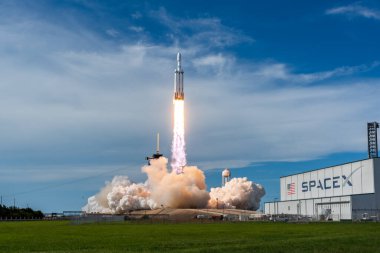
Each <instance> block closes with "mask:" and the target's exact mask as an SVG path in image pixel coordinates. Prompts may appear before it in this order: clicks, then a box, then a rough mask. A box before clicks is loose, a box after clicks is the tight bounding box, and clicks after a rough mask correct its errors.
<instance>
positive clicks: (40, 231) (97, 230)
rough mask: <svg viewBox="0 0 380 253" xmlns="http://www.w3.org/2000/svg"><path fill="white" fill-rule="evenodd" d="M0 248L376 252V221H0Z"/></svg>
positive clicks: (379, 244) (379, 237)
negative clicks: (299, 222) (79, 223)
mask: <svg viewBox="0 0 380 253" xmlns="http://www.w3.org/2000/svg"><path fill="white" fill-rule="evenodd" d="M0 252H1V253H5V252H224V253H225V252H292V253H294V252H323V253H326V252H344V253H348V252H371V253H372V252H380V223H366V224H364V223H311V224H284V223H252V222H249V223H211V224H186V223H182V224H136V223H128V222H125V223H112V224H110V223H108V224H82V225H72V224H70V223H69V222H58V221H41V222H0Z"/></svg>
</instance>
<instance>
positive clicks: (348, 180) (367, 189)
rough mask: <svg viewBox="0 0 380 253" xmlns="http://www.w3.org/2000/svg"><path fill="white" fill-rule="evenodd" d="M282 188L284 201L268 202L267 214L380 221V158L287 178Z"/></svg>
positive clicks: (282, 183)
mask: <svg viewBox="0 0 380 253" xmlns="http://www.w3.org/2000/svg"><path fill="white" fill-rule="evenodd" d="M280 188H281V201H274V202H266V203H265V204H264V208H265V213H266V214H275V215H279V214H289V215H302V216H310V217H313V218H315V219H318V220H320V219H326V220H327V219H329V220H358V219H363V218H365V219H376V220H379V219H380V158H371V159H365V160H360V161H356V162H350V163H346V164H341V165H336V166H332V167H327V168H321V169H318V170H312V171H307V172H304V173H299V174H294V175H289V176H284V177H281V178H280Z"/></svg>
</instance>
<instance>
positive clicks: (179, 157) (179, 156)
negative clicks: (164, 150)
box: [171, 99, 187, 174]
mask: <svg viewBox="0 0 380 253" xmlns="http://www.w3.org/2000/svg"><path fill="white" fill-rule="evenodd" d="M173 104H174V126H173V143H172V161H171V167H172V171H175V172H176V173H177V174H181V173H183V168H184V166H186V163H187V161H186V148H185V111H184V109H185V101H184V100H177V99H175V100H174V101H173Z"/></svg>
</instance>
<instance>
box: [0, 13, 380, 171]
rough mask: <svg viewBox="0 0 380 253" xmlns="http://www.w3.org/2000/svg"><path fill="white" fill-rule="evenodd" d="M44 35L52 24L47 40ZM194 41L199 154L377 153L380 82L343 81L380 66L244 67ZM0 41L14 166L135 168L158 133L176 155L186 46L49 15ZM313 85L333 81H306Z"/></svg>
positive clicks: (191, 123) (207, 159) (244, 157)
mask: <svg viewBox="0 0 380 253" xmlns="http://www.w3.org/2000/svg"><path fill="white" fill-rule="evenodd" d="M172 21H173V20H172V19H171V18H168V21H167V22H168V25H169V23H170V22H172ZM175 21H177V20H175ZM179 23H180V24H179V25H178V26H179V27H183V26H190V24H194V27H198V28H197V29H199V30H200V33H203V32H205V31H204V30H206V28H207V27H211V28H213V29H214V30H217V31H218V29H221V30H223V29H225V27H224V26H222V25H221V23H220V21H218V20H216V19H193V20H182V21H181V20H179ZM194 29H195V28H194ZM227 30H228V33H231V36H232V37H234V36H236V38H237V37H239V36H240V35H236V34H234V35H232V34H233V30H229V29H227ZM41 31H48V32H47V34H46V35H45V36H44V38H45V39H44V40H42V41H41V38H40V35H38V34H41ZM53 31H54V32H53ZM78 31H80V36H78ZM238 34H239V33H238ZM218 36H219V35H218ZM182 39H183V40H186V41H187V42H186V43H184V44H185V45H186V46H185V47H183V48H182V53H183V61H184V68H185V89H186V98H187V99H186V108H187V142H188V146H187V150H188V156H189V160H190V161H193V162H194V163H195V164H198V163H199V164H201V165H202V164H203V165H204V166H205V167H206V168H211V167H212V165H214V166H218V167H224V165H223V164H225V165H226V166H227V165H228V167H238V166H244V165H246V164H248V163H249V162H250V161H251V162H253V161H269V160H271V161H279V160H281V161H282V160H303V159H312V158H316V157H320V156H323V155H327V154H331V153H335V152H344V151H362V150H365V122H366V121H368V120H369V121H373V120H376V117H377V114H376V111H377V110H376V108H378V107H379V101H378V98H377V96H376V94H379V89H380V83H379V80H377V79H374V80H371V81H366V80H360V79H358V80H356V81H355V82H347V81H345V83H344V84H340V83H339V80H336V79H335V78H336V77H339V76H349V75H354V74H356V73H360V72H363V71H368V70H370V69H371V68H373V67H376V66H377V63H374V64H372V65H369V66H367V65H358V66H345V67H337V68H335V69H332V70H328V71H323V72H315V73H296V72H295V71H293V70H292V68H291V67H289V66H288V65H287V64H286V63H279V62H273V61H272V62H266V61H264V62H254V61H251V62H245V63H242V62H240V61H239V59H236V58H235V56H234V55H228V54H225V53H223V52H221V50H219V49H218V48H219V45H215V47H214V48H213V49H214V50H213V51H214V52H216V53H213V52H211V51H208V50H207V48H205V47H202V46H199V45H198V43H194V41H192V39H193V37H188V38H185V37H183V38H182ZM0 40H1V42H2V45H4V46H2V47H1V48H0V57H1V59H2V61H1V62H0V74H1V76H2V82H1V84H0V108H1V109H0V120H1V122H2V124H1V125H0V139H1V140H2V142H1V143H0V151H1V153H2V154H3V157H6V158H7V162H9V163H17V162H19V163H28V162H30V161H33V163H34V165H35V166H37V165H38V164H40V163H45V164H46V163H47V164H52V163H64V164H67V166H73V167H75V166H74V165H75V164H89V166H90V165H91V164H97V163H102V164H106V165H107V164H109V165H110V166H112V165H113V164H124V163H125V164H127V163H128V164H132V165H133V166H135V165H136V164H141V163H143V162H144V161H143V159H144V157H145V156H146V155H147V154H149V153H150V152H154V135H155V133H156V132H157V131H159V132H161V135H162V147H163V152H164V153H165V154H166V155H168V156H169V155H170V154H169V150H170V141H171V130H170V128H171V106H172V103H171V96H172V82H173V76H172V75H173V69H174V67H175V64H176V63H175V60H176V59H175V55H176V53H177V50H178V47H177V45H176V44H174V45H162V44H154V43H152V42H150V43H148V42H136V41H129V42H125V43H124V44H122V45H118V46H116V47H115V46H114V45H110V44H108V43H107V41H104V40H103V39H102V38H101V37H98V36H96V35H94V34H93V33H92V32H91V31H88V30H85V29H83V28H82V27H79V28H73V29H72V30H69V29H66V28H65V27H60V26H58V25H53V24H50V23H47V22H42V21H40V20H30V21H29V22H19V23H16V24H13V23H12V24H4V23H2V25H1V29H0ZM236 42H237V41H235V42H234V43H236ZM227 44H228V43H227ZM227 44H224V45H227ZM86 45H91V46H86ZM206 52H208V53H206ZM204 70H207V71H204ZM209 70H210V71H209ZM330 80H334V82H335V84H334V85H329V82H330ZM279 81H280V82H282V83H280V84H279V83H278V82H279ZM313 82H321V84H323V85H321V86H318V85H314V86H312V87H310V86H307V85H306V84H309V83H313ZM285 85H286V86H285ZM284 87H286V88H284ZM337 129H339V134H337ZM106 165H105V166H106ZM133 168H138V166H135V167H133Z"/></svg>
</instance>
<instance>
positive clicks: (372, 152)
mask: <svg viewBox="0 0 380 253" xmlns="http://www.w3.org/2000/svg"><path fill="white" fill-rule="evenodd" d="M378 128H379V123H377V122H370V123H368V124H367V131H368V157H369V158H375V157H378V146H377V129H378Z"/></svg>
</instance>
